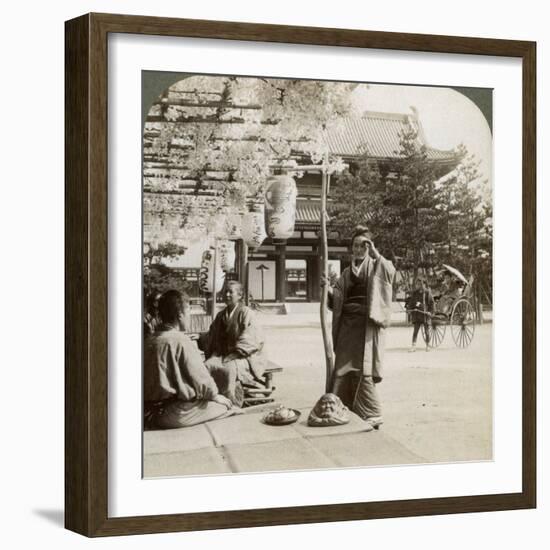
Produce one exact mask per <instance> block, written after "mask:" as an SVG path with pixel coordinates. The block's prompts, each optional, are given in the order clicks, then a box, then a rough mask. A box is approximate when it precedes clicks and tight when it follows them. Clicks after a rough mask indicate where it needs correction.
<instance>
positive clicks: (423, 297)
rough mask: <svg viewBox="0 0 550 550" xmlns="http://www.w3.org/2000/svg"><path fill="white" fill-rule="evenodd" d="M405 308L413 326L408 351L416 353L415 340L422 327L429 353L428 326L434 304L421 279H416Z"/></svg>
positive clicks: (428, 290)
mask: <svg viewBox="0 0 550 550" xmlns="http://www.w3.org/2000/svg"><path fill="white" fill-rule="evenodd" d="M405 308H406V309H407V311H408V312H409V314H410V316H411V322H412V324H413V326H414V329H413V336H412V347H411V349H410V350H409V351H411V352H415V351H416V340H417V337H418V332H419V331H420V327H422V326H423V327H424V333H425V334H426V351H430V325H431V322H432V315H433V312H434V309H435V302H434V298H433V296H432V293H431V292H430V289H429V288H428V286H427V285H426V282H425V281H424V280H423V279H422V278H420V277H418V278H417V279H416V281H415V284H414V290H413V292H412V294H411V295H410V296H409V297H408V299H407V302H406V304H405Z"/></svg>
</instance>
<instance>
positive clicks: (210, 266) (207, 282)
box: [199, 247, 225, 293]
mask: <svg viewBox="0 0 550 550" xmlns="http://www.w3.org/2000/svg"><path fill="white" fill-rule="evenodd" d="M218 256H219V253H218ZM214 258H215V254H214V247H210V248H209V249H208V250H205V251H204V252H203V253H202V261H201V268H200V271H199V288H200V290H201V292H206V293H211V292H212V289H213V288H214V261H215V260H214ZM216 263H217V264H218V265H217V266H216V292H220V290H221V289H222V287H223V280H224V277H225V273H224V272H223V271H222V269H221V267H220V263H219V261H218V262H216Z"/></svg>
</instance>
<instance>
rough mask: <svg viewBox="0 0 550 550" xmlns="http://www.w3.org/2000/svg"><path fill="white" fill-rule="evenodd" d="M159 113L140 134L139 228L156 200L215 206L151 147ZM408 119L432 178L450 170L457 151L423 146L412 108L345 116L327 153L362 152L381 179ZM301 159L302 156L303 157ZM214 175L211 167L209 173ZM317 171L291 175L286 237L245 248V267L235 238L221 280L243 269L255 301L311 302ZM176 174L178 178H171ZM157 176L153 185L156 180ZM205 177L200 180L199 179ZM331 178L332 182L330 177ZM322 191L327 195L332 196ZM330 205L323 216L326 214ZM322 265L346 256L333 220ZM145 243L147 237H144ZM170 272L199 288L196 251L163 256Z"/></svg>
mask: <svg viewBox="0 0 550 550" xmlns="http://www.w3.org/2000/svg"><path fill="white" fill-rule="evenodd" d="M159 124H162V118H160V117H159V116H156V115H151V116H149V117H148V119H147V123H146V126H145V133H144V234H148V232H149V233H151V230H150V229H151V227H152V226H153V225H154V224H156V223H159V222H158V219H157V211H160V209H161V207H159V205H164V206H162V208H165V207H166V205H167V204H169V205H170V206H169V208H170V209H171V211H172V212H173V213H174V214H175V215H179V214H180V213H181V215H183V214H185V212H186V209H187V208H188V203H189V201H194V204H198V203H200V204H202V207H203V208H204V210H205V212H208V209H213V211H215V208H216V204H217V203H216V192H215V191H213V190H212V188H211V187H209V186H208V185H203V186H202V187H201V188H200V189H199V188H198V187H197V186H196V184H195V182H193V181H192V180H189V181H187V180H185V176H181V177H179V178H178V179H175V180H174V177H173V176H174V173H176V172H178V170H179V171H180V173H183V172H184V171H185V170H184V168H185V167H183V168H182V167H181V166H177V165H175V164H174V163H173V162H172V161H171V160H167V157H166V155H165V156H164V157H163V153H158V152H157V153H154V154H153V153H151V152H150V151H152V150H153V147H152V145H153V144H154V140H155V139H156V137H157V136H158V133H159V132H158V128H159ZM411 125H412V126H413V127H414V128H415V129H416V131H417V136H418V138H417V139H418V141H419V144H420V145H423V146H426V148H427V155H428V159H429V160H430V161H432V162H433V164H434V166H436V168H437V174H438V178H439V177H442V176H444V175H445V174H447V173H449V172H450V171H452V170H453V169H454V168H455V167H456V166H457V164H458V162H459V160H460V159H459V158H458V156H457V154H456V152H454V151H452V150H449V151H443V150H438V149H434V148H431V147H429V144H428V143H427V142H426V138H425V135H424V132H423V129H422V125H421V123H420V120H419V117H418V114H417V112H416V110H415V109H412V111H411V112H410V113H406V114H399V113H382V112H366V113H364V115H363V116H362V117H361V118H346V119H344V120H343V124H342V125H341V127H340V128H339V130H338V131H337V132H332V133H329V134H328V136H327V139H328V145H329V149H330V153H331V154H333V155H335V156H339V157H341V158H342V159H343V160H344V162H346V163H347V164H348V166H350V167H353V166H354V165H357V163H358V161H359V159H360V158H361V157H362V156H363V155H365V153H366V152H368V157H369V159H370V160H374V161H375V162H376V165H377V167H378V170H379V172H380V174H381V176H382V177H383V178H388V177H389V178H391V175H392V173H393V172H394V171H395V166H396V163H397V161H398V159H399V153H398V151H399V150H400V135H401V133H402V132H403V131H405V130H406V129H408V128H410V127H411ZM172 147H173V148H182V149H185V144H184V143H181V142H179V143H174V144H173V145H172ZM302 161H303V162H304V163H305V164H308V163H307V159H306V158H303V159H302ZM215 177H216V175H215V174H212V178H215ZM321 177H322V176H321V174H320V173H319V172H317V173H315V172H307V173H305V174H304V175H303V176H302V177H301V178H297V179H296V184H297V188H298V195H297V203H296V224H295V228H294V229H295V231H294V234H293V235H292V237H291V238H289V239H288V240H287V241H286V243H285V244H276V243H274V242H272V240H271V239H269V238H267V239H265V240H264V242H263V243H262V245H261V246H260V247H259V248H257V249H255V250H250V251H249V254H248V260H249V262H248V270H246V269H245V267H244V265H243V262H242V250H243V247H242V244H241V243H240V242H237V243H236V257H235V263H234V266H233V269H229V270H228V271H227V273H226V278H227V279H240V280H243V279H244V278H245V273H246V271H248V291H249V295H250V296H251V297H252V299H254V300H255V301H258V302H277V303H284V302H317V301H319V299H320V276H321V261H322V260H321V253H320V237H319V232H320V217H321V216H320V214H321V209H320V204H321V201H320V195H321ZM174 181H176V182H177V184H173V183H170V182H174ZM159 182H160V184H159ZM203 183H204V182H203ZM333 185H334V183H333ZM331 200H332V199H331V196H330V194H329V202H330V201H331ZM330 206H331V205H330V204H329V208H328V210H329V215H330ZM328 239H329V242H328V245H329V249H328V250H329V252H328V254H329V268H330V271H331V272H332V273H333V274H334V276H336V275H339V273H340V272H341V270H342V269H343V268H344V267H346V265H347V264H348V262H349V250H348V241H349V235H345V234H342V233H341V231H340V230H339V228H338V227H335V226H334V225H333V224H331V223H330V222H329V225H328ZM145 242H146V243H147V239H146V240H145ZM164 263H165V265H167V266H169V267H170V268H171V269H172V270H173V272H174V275H177V276H180V277H181V278H182V280H184V281H185V282H186V284H187V287H188V292H189V293H190V294H191V295H192V296H193V295H194V296H197V295H199V277H200V275H199V268H200V256H199V255H198V253H196V252H192V251H187V252H186V253H185V254H184V255H183V256H182V257H181V258H171V259H169V260H167V261H166V262H164Z"/></svg>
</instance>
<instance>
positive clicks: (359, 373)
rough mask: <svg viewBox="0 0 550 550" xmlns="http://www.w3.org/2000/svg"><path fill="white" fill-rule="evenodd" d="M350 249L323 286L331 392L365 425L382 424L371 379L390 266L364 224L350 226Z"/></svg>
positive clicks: (375, 377) (379, 352) (385, 315)
mask: <svg viewBox="0 0 550 550" xmlns="http://www.w3.org/2000/svg"><path fill="white" fill-rule="evenodd" d="M350 249H351V255H352V263H351V266H350V267H347V268H346V269H344V271H343V272H342V275H341V276H340V278H339V279H338V280H337V281H336V284H335V286H334V288H332V289H331V288H329V292H328V305H329V308H331V309H332V311H333V315H332V339H333V345H334V351H335V365H334V376H333V381H332V393H334V394H336V395H337V396H338V397H340V399H341V400H342V402H343V403H344V405H346V406H347V407H348V408H349V409H350V410H352V411H353V412H355V413H356V414H357V415H359V416H360V417H361V418H362V419H363V420H365V422H366V431H370V430H372V429H373V428H375V429H377V428H378V427H379V426H380V424H382V409H381V405H380V400H379V398H378V391H377V389H376V384H378V383H379V382H381V381H382V374H383V361H384V348H385V339H386V338H385V336H386V327H387V326H388V325H389V323H390V320H391V305H392V295H393V288H392V283H393V277H394V274H395V268H394V267H393V264H392V263H391V262H390V261H389V260H386V259H385V258H384V257H383V256H382V255H381V254H380V252H378V250H377V249H376V247H375V246H374V243H373V241H372V235H371V233H370V231H369V230H368V229H367V228H366V227H364V226H357V227H356V228H355V231H354V233H353V235H352V237H351V243H350ZM323 283H324V284H327V283H328V281H324V282H323Z"/></svg>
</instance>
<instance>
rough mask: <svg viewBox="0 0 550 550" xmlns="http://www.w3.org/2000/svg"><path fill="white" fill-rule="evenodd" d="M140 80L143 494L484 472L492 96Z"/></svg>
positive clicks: (467, 91) (184, 77)
mask: <svg viewBox="0 0 550 550" xmlns="http://www.w3.org/2000/svg"><path fill="white" fill-rule="evenodd" d="M141 76H142V82H141V86H142V88H141V97H142V117H143V120H142V122H143V124H142V128H143V140H142V143H143V149H142V168H143V170H142V207H143V211H142V216H143V229H142V238H143V242H142V246H143V270H142V283H143V285H142V286H143V294H142V297H141V299H142V312H143V319H142V322H143V342H142V371H141V376H142V384H143V385H142V388H143V457H142V459H143V471H142V474H143V477H145V478H160V477H176V476H177V477H179V476H197V475H232V474H246V473H254V472H281V471H303V470H327V469H335V468H338V469H341V468H364V467H389V466H395V465H399V466H403V465H415V464H438V463H459V462H481V461H491V460H493V458H494V456H493V238H492V228H493V224H492V221H493V189H492V152H493V136H492V133H493V128H492V120H493V116H492V115H493V91H492V89H488V88H457V87H450V86H447V85H445V84H444V83H442V85H441V86H437V87H436V86H422V85H416V84H415V83H414V82H411V83H404V84H384V83H375V82H341V81H325V80H305V79H304V80H300V79H285V78H273V77H266V76H261V75H256V76H248V75H244V76H243V75H211V74H185V73H173V72H170V73H168V72H161V71H142V74H141ZM136 376H139V374H136Z"/></svg>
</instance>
